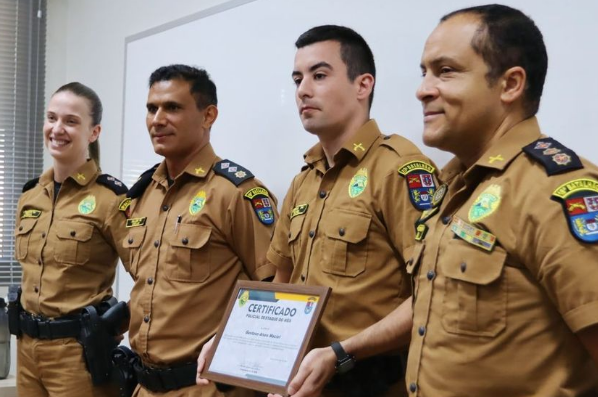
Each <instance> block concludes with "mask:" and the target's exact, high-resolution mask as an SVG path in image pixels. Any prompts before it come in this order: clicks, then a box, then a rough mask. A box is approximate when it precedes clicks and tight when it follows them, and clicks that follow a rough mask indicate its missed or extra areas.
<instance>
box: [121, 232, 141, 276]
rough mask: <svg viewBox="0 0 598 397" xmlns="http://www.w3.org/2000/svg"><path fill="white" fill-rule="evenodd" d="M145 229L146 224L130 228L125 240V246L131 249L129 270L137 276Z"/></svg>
mask: <svg viewBox="0 0 598 397" xmlns="http://www.w3.org/2000/svg"><path fill="white" fill-rule="evenodd" d="M145 231H146V227H145V226H137V227H132V228H129V233H128V234H127V237H126V238H125V239H124V240H123V248H126V249H128V250H129V269H127V271H128V272H129V273H130V274H131V275H132V276H133V277H135V278H136V277H137V267H138V265H139V256H140V253H141V249H140V247H141V244H143V240H144V239H145Z"/></svg>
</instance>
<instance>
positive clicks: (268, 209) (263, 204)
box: [243, 187, 274, 225]
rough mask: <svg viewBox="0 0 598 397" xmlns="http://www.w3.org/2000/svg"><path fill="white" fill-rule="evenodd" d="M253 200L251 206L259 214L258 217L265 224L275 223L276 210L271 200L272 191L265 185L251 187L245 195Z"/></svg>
mask: <svg viewBox="0 0 598 397" xmlns="http://www.w3.org/2000/svg"><path fill="white" fill-rule="evenodd" d="M243 197H245V198H246V199H247V200H249V201H250V202H251V206H252V207H253V210H254V211H255V214H256V215H257V219H259V221H260V222H262V223H263V224H264V225H271V224H273V223H274V211H273V210H272V202H271V201H270V193H268V190H266V189H265V188H263V187H254V188H253V189H249V190H248V191H247V192H246V193H245V194H244V195H243Z"/></svg>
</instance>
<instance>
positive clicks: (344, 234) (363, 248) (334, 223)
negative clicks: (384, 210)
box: [321, 210, 372, 277]
mask: <svg viewBox="0 0 598 397" xmlns="http://www.w3.org/2000/svg"><path fill="white" fill-rule="evenodd" d="M328 219H329V221H328V222H327V223H326V224H325V226H324V233H325V237H324V241H323V244H322V248H321V249H322V253H321V258H322V259H321V267H322V270H323V271H324V272H326V273H330V274H334V275H337V276H346V277H356V276H358V275H360V274H361V273H363V272H364V271H365V268H366V262H367V257H368V246H367V244H368V242H367V236H368V231H369V229H370V222H371V220H372V218H371V215H370V214H364V213H358V212H350V211H345V210H333V211H331V212H330V214H329V215H328Z"/></svg>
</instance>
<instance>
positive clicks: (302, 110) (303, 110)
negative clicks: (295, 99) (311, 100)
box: [299, 105, 318, 114]
mask: <svg viewBox="0 0 598 397" xmlns="http://www.w3.org/2000/svg"><path fill="white" fill-rule="evenodd" d="M315 110H318V108H316V107H313V106H308V105H304V106H301V108H300V109H299V113H300V114H303V113H306V112H313V111H315Z"/></svg>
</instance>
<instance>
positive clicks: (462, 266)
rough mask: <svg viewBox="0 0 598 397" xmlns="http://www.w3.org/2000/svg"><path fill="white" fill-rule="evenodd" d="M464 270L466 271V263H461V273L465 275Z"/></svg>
mask: <svg viewBox="0 0 598 397" xmlns="http://www.w3.org/2000/svg"><path fill="white" fill-rule="evenodd" d="M465 270H467V263H465V262H461V273H465Z"/></svg>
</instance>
